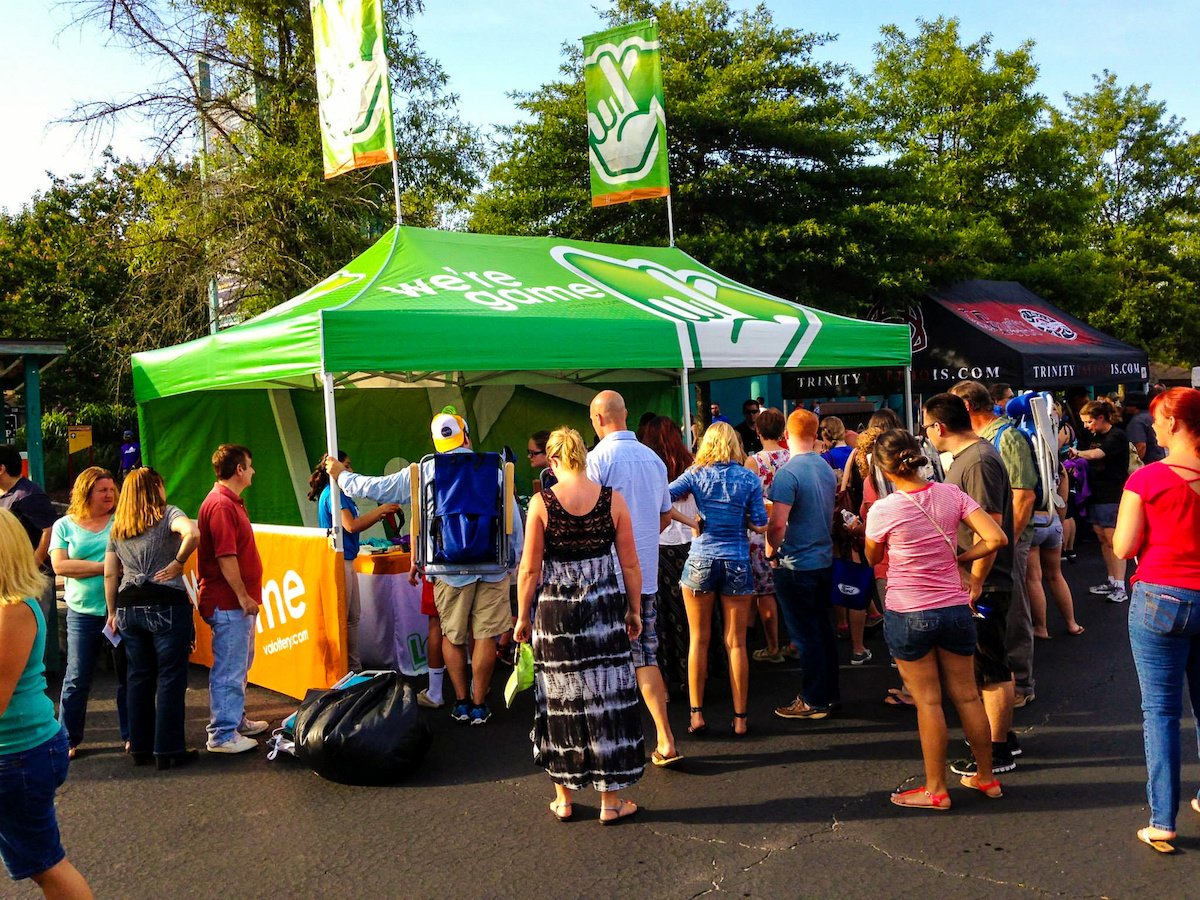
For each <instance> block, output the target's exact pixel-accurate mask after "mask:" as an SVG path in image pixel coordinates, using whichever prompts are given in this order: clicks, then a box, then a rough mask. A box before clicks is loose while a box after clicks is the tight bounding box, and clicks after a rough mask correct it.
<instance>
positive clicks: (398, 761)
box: [295, 672, 433, 785]
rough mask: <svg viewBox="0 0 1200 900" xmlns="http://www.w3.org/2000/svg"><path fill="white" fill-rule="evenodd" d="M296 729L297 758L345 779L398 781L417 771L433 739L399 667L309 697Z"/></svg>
mask: <svg viewBox="0 0 1200 900" xmlns="http://www.w3.org/2000/svg"><path fill="white" fill-rule="evenodd" d="M295 735H296V756H297V758H299V759H300V760H301V761H302V762H304V763H305V764H306V765H308V766H310V767H311V768H312V769H313V771H315V772H316V773H317V774H318V775H320V776H321V777H322V778H328V779H329V780H330V781H336V782H338V783H340V784H363V785H380V784H394V783H395V782H397V781H400V780H401V779H403V778H405V777H407V776H408V775H410V774H412V773H413V772H414V771H416V769H417V767H418V766H420V764H421V761H422V760H423V759H424V758H425V754H426V753H428V752H429V745H430V744H431V743H432V742H433V734H432V732H431V731H430V729H429V724H428V723H427V722H426V721H425V720H424V718H423V717H422V716H421V712H420V707H419V706H418V705H417V698H416V695H415V694H413V689H412V686H411V685H409V684H408V683H407V682H406V681H405V680H404V679H403V678H402V677H401V676H400V674H399V673H398V672H388V673H387V674H384V675H377V676H376V677H374V678H372V679H370V680H369V681H364V682H361V683H359V684H355V685H352V686H350V687H348V688H345V689H343V690H336V691H326V692H324V693H322V694H320V695H318V696H316V697H314V698H312V699H311V700H305V701H304V703H303V704H302V705H301V706H300V711H299V712H298V713H297V714H296V725H295Z"/></svg>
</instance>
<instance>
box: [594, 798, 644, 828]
mask: <svg viewBox="0 0 1200 900" xmlns="http://www.w3.org/2000/svg"><path fill="white" fill-rule="evenodd" d="M637 811H638V805H637V804H636V803H634V802H633V801H632V800H621V801H620V802H619V803H618V805H616V806H601V807H600V824H601V825H618V824H620V823H621V822H623V821H625V820H626V819H629V818H632V817H633V815H634V813H636V812H637ZM606 812H610V813H616V815H614V816H609V817H608V818H607V819H606V818H604V814H605V813H606Z"/></svg>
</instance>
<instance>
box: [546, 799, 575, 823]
mask: <svg viewBox="0 0 1200 900" xmlns="http://www.w3.org/2000/svg"><path fill="white" fill-rule="evenodd" d="M550 812H552V813H554V818H556V819H558V821H560V822H570V821H571V817H572V816H573V815H575V812H574V810H572V809H571V801H570V800H551V801H550Z"/></svg>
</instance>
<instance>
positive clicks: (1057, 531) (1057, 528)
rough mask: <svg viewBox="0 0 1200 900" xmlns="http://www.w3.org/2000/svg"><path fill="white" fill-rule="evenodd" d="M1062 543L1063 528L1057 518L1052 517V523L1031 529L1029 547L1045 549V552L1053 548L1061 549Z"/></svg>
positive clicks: (1060, 520)
mask: <svg viewBox="0 0 1200 900" xmlns="http://www.w3.org/2000/svg"><path fill="white" fill-rule="evenodd" d="M1062 542H1063V526H1062V519H1060V518H1059V517H1058V516H1055V517H1054V521H1053V522H1051V523H1050V524H1049V525H1035V526H1034V528H1033V543H1032V544H1030V546H1031V547H1045V548H1046V549H1047V550H1053V549H1054V548H1055V547H1061V546H1062Z"/></svg>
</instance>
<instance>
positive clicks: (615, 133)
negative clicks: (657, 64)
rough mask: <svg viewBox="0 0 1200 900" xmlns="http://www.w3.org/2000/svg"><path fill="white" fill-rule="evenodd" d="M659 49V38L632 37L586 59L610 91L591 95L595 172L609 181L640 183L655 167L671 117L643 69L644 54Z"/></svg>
mask: <svg viewBox="0 0 1200 900" xmlns="http://www.w3.org/2000/svg"><path fill="white" fill-rule="evenodd" d="M657 51H658V41H646V40H645V39H643V38H641V37H636V36H635V37H629V38H626V39H625V40H624V41H622V42H621V43H620V44H619V45H613V44H601V45H600V46H599V47H597V48H596V49H595V50H594V51H593V52H592V53H591V55H590V56H588V58H587V59H585V60H584V63H583V64H584V69H585V71H586V70H588V69H591V68H593V67H594V68H595V69H598V70H599V72H600V74H601V76H602V82H601V83H602V84H604V85H606V90H605V91H604V95H603V96H600V97H599V98H598V99H597V100H596V102H595V104H594V105H593V104H592V97H591V96H589V98H588V106H589V108H588V147H589V150H588V152H589V155H590V156H591V159H592V168H593V171H594V172H595V173H596V174H597V175H598V176H599V177H600V178H601V179H602V180H603V181H605V182H607V183H608V184H626V183H628V182H631V181H638V180H639V179H641V178H643V177H645V176H646V174H647V173H648V172H650V170H651V169H652V168H653V167H654V163H655V160H656V159H657V157H658V153H659V143H660V141H659V126H660V125H664V126H665V124H666V121H667V117H666V113H665V112H664V111H663V108H662V104H661V103H660V102H659V100H658V97H656V96H655V95H654V83H653V82H652V81H651V80H650V79H649V78H647V77H645V75H644V73H642V72H641V71H640V67H639V62H640V60H641V59H642V57H644V56H646V57H648V56H651V55H652V54H656V53H657Z"/></svg>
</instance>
